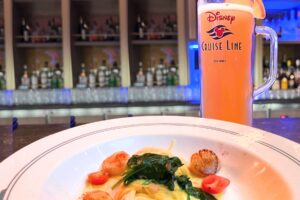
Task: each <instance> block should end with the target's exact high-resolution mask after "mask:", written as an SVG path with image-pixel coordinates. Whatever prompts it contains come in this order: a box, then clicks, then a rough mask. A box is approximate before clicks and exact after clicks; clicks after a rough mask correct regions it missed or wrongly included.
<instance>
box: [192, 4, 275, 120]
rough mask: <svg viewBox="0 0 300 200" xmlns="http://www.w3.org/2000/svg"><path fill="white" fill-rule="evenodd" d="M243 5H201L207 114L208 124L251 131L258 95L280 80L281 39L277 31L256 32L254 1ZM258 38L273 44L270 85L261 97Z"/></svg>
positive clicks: (203, 98)
mask: <svg viewBox="0 0 300 200" xmlns="http://www.w3.org/2000/svg"><path fill="white" fill-rule="evenodd" d="M242 2H243V3H239V1H238V0H237V3H236V2H235V1H234V0H231V1H230V2H227V1H226V0H225V1H220V0H215V1H214V0H199V2H198V23H199V24H198V29H199V30H198V34H199V35H198V36H199V54H200V55H199V56H200V69H201V74H202V79H201V82H202V90H201V92H202V94H201V113H202V116H203V117H205V118H212V119H219V120H225V121H231V122H236V123H240V124H246V125H251V122H252V102H253V95H257V94H258V93H261V92H263V91H264V90H266V89H267V88H269V87H270V86H271V85H272V83H273V82H274V80H275V79H274V78H275V76H274V75H275V74H276V70H277V65H276V62H275V61H277V37H276V33H275V32H274V31H273V30H272V29H270V28H268V27H261V26H260V27H259V26H255V16H254V14H255V13H254V8H253V6H254V5H251V2H253V0H252V1H250V0H249V2H248V0H245V1H242ZM246 2H248V3H246ZM254 32H255V33H256V34H261V35H264V36H266V37H268V38H270V39H271V59H270V60H272V62H270V63H271V73H270V77H269V79H268V81H267V82H266V83H265V84H264V85H262V86H260V87H259V88H258V89H257V90H256V91H254V89H253V88H254V86H253V77H252V75H253V73H252V72H253V70H252V68H253V61H254V59H253V58H254V57H253V56H254V54H253V49H254V42H255V37H254Z"/></svg>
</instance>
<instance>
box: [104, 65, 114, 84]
mask: <svg viewBox="0 0 300 200" xmlns="http://www.w3.org/2000/svg"><path fill="white" fill-rule="evenodd" d="M111 74H112V68H111V67H110V66H107V69H106V71H105V86H109V85H110V84H109V80H110V75H111Z"/></svg>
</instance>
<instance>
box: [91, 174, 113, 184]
mask: <svg viewBox="0 0 300 200" xmlns="http://www.w3.org/2000/svg"><path fill="white" fill-rule="evenodd" d="M108 178H109V174H108V173H107V172H104V173H103V172H101V171H98V172H93V173H90V174H89V175H88V182H89V183H91V184H93V185H102V184H104V183H106V182H107V180H108Z"/></svg>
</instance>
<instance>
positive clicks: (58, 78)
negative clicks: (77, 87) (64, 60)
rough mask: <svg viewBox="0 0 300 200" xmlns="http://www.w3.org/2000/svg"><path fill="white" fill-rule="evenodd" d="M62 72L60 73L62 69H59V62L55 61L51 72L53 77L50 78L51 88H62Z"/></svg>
mask: <svg viewBox="0 0 300 200" xmlns="http://www.w3.org/2000/svg"><path fill="white" fill-rule="evenodd" d="M63 80H64V79H63V74H62V70H61V69H60V64H59V63H56V64H55V70H54V73H53V78H52V80H51V88H52V89H59V88H63V84H64V81H63Z"/></svg>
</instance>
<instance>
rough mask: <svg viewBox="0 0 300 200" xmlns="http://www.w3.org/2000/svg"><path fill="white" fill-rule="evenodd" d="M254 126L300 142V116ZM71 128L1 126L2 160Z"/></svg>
mask: <svg viewBox="0 0 300 200" xmlns="http://www.w3.org/2000/svg"><path fill="white" fill-rule="evenodd" d="M253 127H256V128H259V129H262V130H265V131H268V132H271V133H274V134H277V135H280V136H282V137H285V138H287V139H290V140H293V141H295V142H297V143H300V118H285V119H254V121H253ZM67 128H69V126H68V125H66V124H48V125H20V126H19V127H18V128H17V129H16V130H15V131H12V128H11V126H0V147H1V150H0V162H1V161H3V160H4V159H5V158H6V157H8V156H10V155H11V154H13V153H14V152H16V151H17V150H19V149H21V148H23V147H24V146H26V145H28V144H30V143H32V142H34V141H36V140H38V139H41V138H43V137H46V136H48V135H51V134H53V133H56V132H59V131H62V130H64V129H67Z"/></svg>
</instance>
